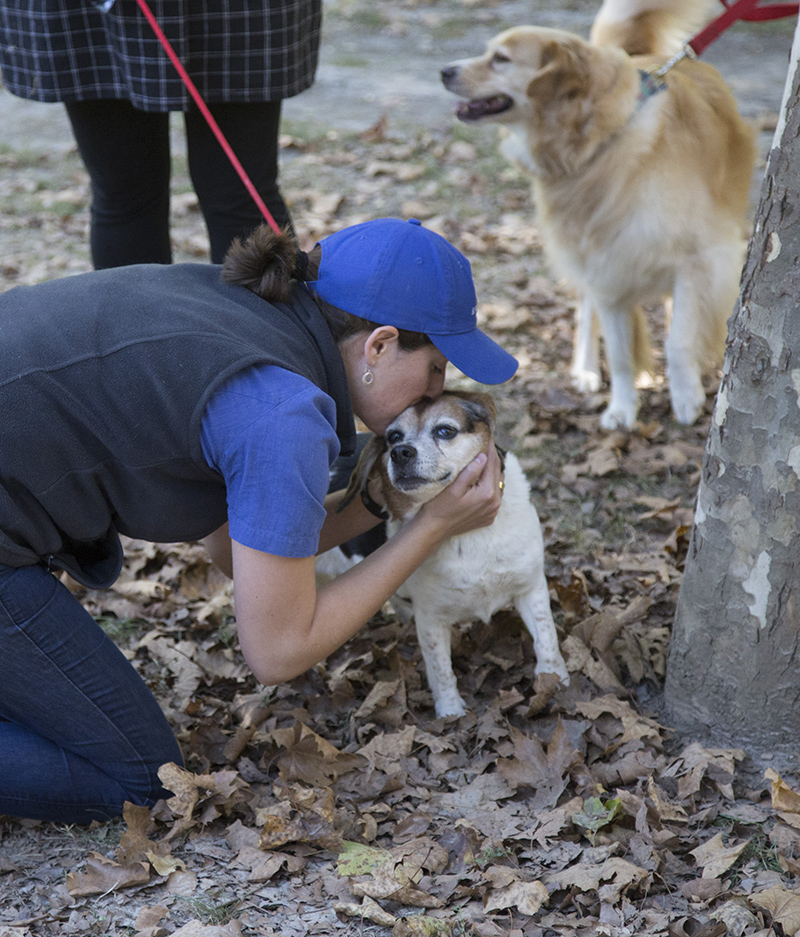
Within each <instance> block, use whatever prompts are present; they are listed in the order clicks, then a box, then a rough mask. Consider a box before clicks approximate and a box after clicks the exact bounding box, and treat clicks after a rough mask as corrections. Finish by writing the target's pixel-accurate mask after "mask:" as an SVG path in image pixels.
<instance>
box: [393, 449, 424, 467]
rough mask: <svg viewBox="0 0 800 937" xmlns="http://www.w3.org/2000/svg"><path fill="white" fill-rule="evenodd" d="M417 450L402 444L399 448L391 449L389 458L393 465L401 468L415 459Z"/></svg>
mask: <svg viewBox="0 0 800 937" xmlns="http://www.w3.org/2000/svg"><path fill="white" fill-rule="evenodd" d="M416 455H417V450H416V449H415V448H414V447H413V446H409V445H408V443H403V444H402V445H400V446H395V448H394V449H392V452H391V455H390V456H389V458H390V459H391V460H392V462H394V464H395V465H398V466H400V467H401V468H402V466H404V465H408V463H409V462H411V460H412V459H414V458H416Z"/></svg>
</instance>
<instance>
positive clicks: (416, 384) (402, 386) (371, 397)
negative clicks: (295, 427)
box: [343, 326, 447, 436]
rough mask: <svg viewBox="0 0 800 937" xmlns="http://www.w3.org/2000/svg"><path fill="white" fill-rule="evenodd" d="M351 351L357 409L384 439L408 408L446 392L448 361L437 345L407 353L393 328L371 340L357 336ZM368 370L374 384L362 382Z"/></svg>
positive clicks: (350, 379)
mask: <svg viewBox="0 0 800 937" xmlns="http://www.w3.org/2000/svg"><path fill="white" fill-rule="evenodd" d="M350 352H351V353H350V354H343V357H344V360H345V367H346V369H347V377H348V384H349V386H350V396H351V399H352V401H353V410H354V411H355V413H356V415H357V416H358V417H359V418H360V419H361V420H362V421H363V422H364V423H365V424H366V425H367V427H369V429H370V430H372V432H373V433H377V434H378V435H380V436H382V435H383V434H384V432H385V431H386V427H387V426H389V424H390V423H391V422H392V421H393V420H394V419H395V417H397V416H399V415H400V414H401V413H402V412H403V410H405V409H406V407H410V406H411V405H412V404H415V403H419V402H420V401H421V400H423V399H425V398H431V399H433V398H436V397H439V396H440V395H441V393H442V391H443V390H444V373H445V369H446V367H447V358H445V356H444V355H443V354H442V353H441V352H440V351H439V350H438V348H436V347H435V346H434V345H425V346H424V347H422V348H417V349H415V350H414V351H403V349H402V348H400V345H399V343H398V340H397V330H396V329H394V328H392V327H391V326H381V328H378V329H376V330H375V331H374V332H372V333H371V334H370V335H369V336H368V337H365V336H363V335H359V336H354V340H353V345H352V346H350ZM367 368H369V370H370V371H371V372H372V374H373V380H372V383H371V384H364V382H363V381H362V377H363V375H364V372H365V371H366V369H367Z"/></svg>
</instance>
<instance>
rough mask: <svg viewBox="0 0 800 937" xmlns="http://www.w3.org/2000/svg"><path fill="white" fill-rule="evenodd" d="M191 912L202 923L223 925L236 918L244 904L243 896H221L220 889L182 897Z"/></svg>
mask: <svg viewBox="0 0 800 937" xmlns="http://www.w3.org/2000/svg"><path fill="white" fill-rule="evenodd" d="M181 900H182V901H183V903H184V904H186V905H187V907H188V908H189V910H190V911H191V913H192V914H193V915H194V916H195V917H196V918H197V919H198V920H199V921H200V922H201V923H202V924H208V925H216V926H218V927H221V926H223V925H225V924H228V923H229V922H230V921H232V920H234V918H235V917H236V912H237V911H238V910H239V908H240V907H241V904H242V899H241V898H228V899H224V898H222V897H221V895H220V893H219V891H209V892H208V893H207V894H205V895H198V896H196V897H192V898H182V899H181Z"/></svg>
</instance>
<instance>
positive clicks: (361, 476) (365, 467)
mask: <svg viewBox="0 0 800 937" xmlns="http://www.w3.org/2000/svg"><path fill="white" fill-rule="evenodd" d="M384 452H386V440H385V439H384V438H383V436H373V437H372V438H371V439H370V440H369V442H368V443H367V444H366V446H364V449H363V450H362V452H361V456H360V457H359V460H358V464H357V465H356V467H355V469H354V470H353V474H352V475H351V476H350V483H349V484H348V486H347V490H346V491H345V493H344V497H343V498H342V500H341V501H340V502H339V505H338V507H337V508H336V513H337V514H338V513H339V511H343V510H344V509H345V508H346V507H347V505H348V504H351V503H352V501H353V499H354V498H355V496H356V495H357V494H360V493H361V492H362V491H363V490H364V489H365V488H366V486H367V482H368V481H369V480H370V477H371V476H372V475H373V469H374V468H375V464H376V462H377V461H378V459H380V457H381V456H382V455H383V453H384ZM374 474H375V477H378V476H379V474H380V473H379V472H377V471H375V473H374ZM381 507H383V505H381Z"/></svg>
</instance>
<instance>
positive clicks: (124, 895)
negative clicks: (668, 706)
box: [0, 0, 800, 937]
mask: <svg viewBox="0 0 800 937" xmlns="http://www.w3.org/2000/svg"><path fill="white" fill-rule="evenodd" d="M594 12H595V5H594V4H590V3H588V2H585V0H573V2H567V3H550V4H548V5H547V6H540V5H539V4H537V3H532V2H522V0H505V2H482V3H479V2H465V0H436V2H416V0H380V2H376V0H327V2H326V5H325V14H326V16H325V29H324V39H323V49H322V61H321V65H320V69H319V73H318V78H317V81H316V83H315V85H314V86H313V88H312V89H310V90H309V91H308V92H306V93H305V94H303V95H301V96H299V97H298V98H296V99H293V100H291V101H288V102H286V105H285V111H284V128H283V132H284V136H283V140H282V163H281V167H282V168H281V172H282V183H283V189H284V193H285V196H286V198H287V201H288V202H289V204H290V207H291V210H292V213H293V216H294V219H295V224H296V227H297V229H298V232H299V234H300V236H301V238H302V239H303V241H304V242H306V243H308V244H312V243H313V242H314V241H315V239H317V238H319V237H322V236H324V235H326V234H327V233H329V232H331V231H333V230H336V229H338V228H340V227H342V226H344V225H346V224H350V223H355V222H357V221H360V220H364V219H367V218H372V217H378V216H384V215H394V216H399V217H419V218H421V219H423V220H424V222H425V223H426V224H427V225H429V226H431V227H433V228H435V229H436V230H438V231H440V232H441V233H443V234H445V235H446V236H448V237H449V238H450V239H451V240H452V241H453V242H454V243H455V244H457V245H458V246H459V247H460V248H461V249H462V250H463V251H464V252H465V253H466V254H467V256H468V257H469V258H470V261H471V262H472V264H473V269H474V272H475V277H476V281H477V285H478V295H479V298H480V301H481V304H480V309H479V314H480V316H481V319H482V321H483V323H484V325H485V327H486V328H487V330H489V331H491V332H492V333H493V334H494V335H495V336H496V337H497V338H498V340H500V341H501V342H502V343H503V344H504V345H505V346H506V347H508V348H509V350H510V351H512V353H514V354H516V355H517V357H518V358H519V359H520V361H521V368H520V372H519V374H518V376H517V377H515V379H514V380H513V381H512V382H510V383H509V384H508V385H506V386H504V387H502V388H498V389H496V398H497V400H498V405H499V408H500V413H501V430H502V431H501V441H502V442H503V443H504V444H505V445H507V446H508V447H510V448H512V449H514V450H515V451H516V452H517V453H518V454H519V456H520V458H521V461H522V464H523V467H524V468H525V470H526V472H527V474H528V477H529V479H530V482H531V487H532V492H533V498H534V501H535V503H536V505H537V509H538V510H539V514H540V517H541V520H542V525H543V529H544V534H545V547H546V553H547V574H548V580H549V582H550V585H551V596H552V603H553V611H554V616H555V618H556V622H557V625H558V628H559V632H560V637H561V641H562V647H563V648H564V651H565V657H566V658H567V660H568V665H569V669H570V672H571V674H572V682H571V685H570V688H569V690H568V691H563V690H556V689H555V688H554V687H553V686H552V685H548V684H547V682H546V681H545V682H544V683H543V682H542V681H536V680H534V678H533V674H532V664H533V651H532V648H531V646H530V640H529V639H528V638H527V635H524V634H520V622H519V620H518V619H516V617H515V616H513V615H511V614H501V615H499V616H496V619H495V621H493V622H492V624H491V626H475V627H473V628H472V629H471V630H470V631H469V632H466V633H464V634H463V635H462V636H461V637H460V639H459V640H458V643H457V648H456V650H455V660H456V670H457V673H458V677H459V682H460V685H461V689H462V692H463V694H464V696H465V699H466V700H467V702H468V704H469V706H470V714H469V715H468V716H465V717H463V718H462V719H460V720H450V721H447V720H437V719H435V718H434V714H433V711H432V707H431V701H430V695H429V693H428V691H427V688H426V685H425V682H424V676H423V673H422V668H421V661H420V657H419V651H418V648H417V646H416V641H415V637H414V634H413V627H411V628H409V627H408V626H404V625H402V624H401V623H400V622H399V621H397V620H396V619H395V618H394V617H393V616H392V614H391V612H390V611H389V610H388V609H387V610H386V611H385V612H384V614H382V615H380V616H377V617H376V619H375V620H374V621H373V622H371V623H370V625H369V627H368V628H366V629H364V631H363V632H362V633H361V634H360V635H359V636H357V637H356V638H354V639H353V640H352V641H351V642H348V644H347V645H345V647H344V648H342V649H341V651H340V652H338V653H337V654H336V655H334V656H333V657H332V658H331V659H330V660H329V661H327V662H325V664H324V665H320V666H319V667H317V668H314V669H313V670H312V671H310V672H309V673H308V674H306V675H304V676H303V677H301V678H298V679H297V680H295V681H292V683H291V684H288V685H286V686H284V687H278V688H269V689H267V688H264V687H260V686H258V685H257V684H255V682H254V681H253V679H252V677H250V676H249V674H248V673H247V670H246V667H244V665H243V662H242V659H241V655H240V653H239V650H238V644H237V640H236V633H235V619H234V609H233V607H232V602H231V594H230V587H229V585H228V584H227V583H225V582H224V581H223V580H222V579H221V578H220V577H219V576H216V575H215V574H214V573H213V571H212V570H211V569H210V567H209V566H208V564H207V562H206V560H205V559H204V557H203V555H202V552H201V551H200V550H199V548H198V547H197V546H196V545H180V544H171V545H148V544H142V543H131V544H129V545H128V547H129V549H128V554H129V559H128V562H127V564H126V569H125V572H124V574H123V576H122V577H121V579H120V581H119V583H117V585H116V586H115V588H114V589H113V590H109V591H107V592H102V593H99V592H98V593H81V598H82V600H83V601H84V602H85V604H86V605H87V607H88V608H89V609H90V610H91V611H92V612H93V613H94V614H95V616H96V617H97V618H98V620H100V621H101V622H102V623H103V626H104V627H105V628H106V630H107V631H108V632H109V633H110V634H111V635H112V636H113V637H114V639H115V640H116V641H117V642H118V643H119V645H120V647H122V648H123V650H124V652H125V653H126V655H127V656H128V657H129V659H130V660H131V661H132V662H133V664H134V666H136V667H137V669H138V670H139V671H140V673H141V674H142V676H143V677H144V678H145V679H146V680H147V681H148V684H149V685H150V686H151V687H152V689H153V692H154V693H155V694H156V696H157V698H158V699H159V702H160V703H161V705H162V707H163V708H164V710H165V712H166V713H167V715H168V717H169V718H170V720H171V721H172V723H173V725H174V727H175V731H176V733H177V735H178V737H179V739H180V741H181V744H182V746H183V749H184V752H185V754H186V759H187V769H188V771H187V772H181V771H179V770H178V769H177V768H175V767H172V768H167V769H166V774H165V784H166V786H167V787H168V789H169V790H170V791H172V792H174V794H175V796H174V797H173V798H171V799H170V800H169V801H168V802H166V803H162V804H161V805H159V807H157V808H156V809H155V810H154V811H153V812H152V813H151V812H150V811H143V812H142V811H137V810H131V811H129V812H128V814H127V815H126V817H125V819H124V820H122V821H118V822H115V823H109V824H103V825H96V826H93V827H91V828H88V829H82V828H78V827H65V826H57V825H52V824H40V823H32V822H19V821H15V820H12V819H9V818H0V937H28V935H30V937H45V935H47V937H50V935H61V934H70V935H72V934H77V935H80V934H87V935H112V934H113V935H118V934H119V935H135V937H166V935H168V934H178V935H180V937H236V935H240V934H245V935H248V937H249V935H265V937H270V935H276V934H280V935H281V937H294V935H298V937H304V935H326V937H327V935H331V934H341V935H345V937H355V935H361V934H365V935H370V937H377V935H384V934H390V933H391V934H393V935H394V937H403V935H406V934H429V935H453V937H457V935H467V934H475V935H481V937H503V935H508V937H552V935H573V934H581V935H584V934H585V935H587V937H589V935H591V937H594V935H599V934H604V935H610V937H628V935H630V934H648V935H650V934H652V935H659V937H660V935H669V937H682V935H688V937H700V935H702V937H720V935H723V934H731V935H735V937H739V935H743V934H748V935H749V934H764V935H766V934H776V935H781V934H790V933H791V934H794V933H797V932H799V931H800V911H799V910H798V908H800V895H798V893H797V892H796V891H795V889H794V883H795V876H796V873H797V870H798V855H800V832H799V831H800V794H798V793H797V791H798V789H800V777H798V771H797V767H798V766H797V765H793V766H781V769H782V772H783V776H782V777H780V776H779V775H778V774H777V772H772V773H771V774H767V775H765V774H764V765H769V764H770V760H771V758H772V753H771V752H769V751H759V752H755V751H754V752H740V751H738V750H736V749H729V748H713V747H711V748H707V747H705V746H704V744H703V742H702V740H696V739H683V738H680V737H679V736H678V735H676V733H674V732H673V731H672V730H671V729H670V728H669V726H668V725H666V724H665V723H664V721H663V719H662V718H661V716H660V714H659V698H660V690H661V684H662V680H663V676H664V668H665V659H666V648H667V644H668V640H669V629H670V624H671V621H672V616H673V614H674V606H675V599H676V596H677V590H678V587H679V585H680V579H681V572H682V568H683V558H684V556H685V551H686V547H687V543H688V533H689V527H690V524H691V518H692V506H693V503H694V496H695V491H696V485H697V480H698V477H699V471H700V464H701V460H702V454H703V446H704V441H705V435H706V429H707V424H708V419H709V417H710V413H711V407H712V404H713V390H714V388H713V385H712V383H710V384H709V387H708V390H709V398H708V403H707V408H706V414H705V416H704V417H703V419H701V421H700V423H699V424H698V425H697V426H695V427H691V428H687V427H681V426H678V425H677V424H675V423H674V422H673V421H672V420H671V418H670V414H669V406H668V400H667V395H666V391H665V388H664V387H663V384H662V383H661V381H660V379H659V378H657V380H656V382H655V385H654V387H653V388H652V389H651V390H649V391H647V392H645V395H644V402H643V409H642V428H641V431H640V432H638V433H634V434H624V433H612V434H601V433H600V432H599V413H600V412H601V410H602V406H603V403H604V396H603V393H602V392H601V393H598V394H596V395H591V396H589V397H581V396H579V395H577V394H576V393H575V392H574V391H573V390H572V389H571V387H570V384H569V380H568V377H567V368H568V363H569V355H570V342H571V317H572V308H573V302H574V296H573V294H572V291H571V289H570V287H569V284H567V283H564V282H562V281H560V280H558V279H556V278H555V277H553V275H552V273H551V272H550V270H549V269H548V268H547V265H546V263H545V261H544V259H543V256H542V245H541V241H540V238H539V235H538V232H537V229H536V223H535V216H534V208H533V205H532V204H531V199H530V193H529V187H528V182H527V180H526V179H525V178H523V177H522V176H521V175H520V174H519V173H518V172H517V171H516V170H514V169H512V168H511V167H509V166H508V165H507V164H505V163H504V161H503V160H502V159H501V158H500V157H499V155H498V153H497V150H496V147H495V139H496V138H495V133H494V131H493V130H492V129H491V128H470V127H464V126H463V125H459V124H458V123H457V122H456V121H455V119H454V117H453V106H454V99H453V98H452V96H450V95H448V94H447V93H446V92H445V91H444V90H443V89H442V87H441V86H440V83H439V81H438V72H439V69H440V68H441V67H442V66H443V65H445V64H447V63H448V62H449V61H451V60H453V59H456V58H460V57H464V56H467V55H472V54H475V53H477V52H478V51H479V50H480V49H481V48H482V46H483V43H484V42H485V40H486V39H487V38H489V37H490V36H491V35H493V34H494V33H495V32H497V31H499V30H500V29H502V28H505V27H507V26H510V25H514V24H517V23H522V22H531V23H539V24H543V25H549V26H559V27H562V28H567V29H571V30H573V31H576V32H578V33H580V34H582V35H586V34H587V33H588V29H589V25H590V22H591V18H592V16H593V14H594ZM792 36H793V24H792V23H791V22H790V21H788V20H784V21H779V22H777V23H772V24H752V25H739V26H737V27H735V28H733V29H732V30H731V31H729V32H728V33H726V34H725V36H723V37H722V38H721V39H720V40H719V41H718V42H717V43H716V44H715V45H714V46H712V47H711V49H709V51H708V53H707V54H706V55H705V56H704V57H705V58H706V59H707V60H708V61H709V62H711V63H712V64H715V65H716V66H717V67H718V68H719V69H720V71H721V72H722V73H723V75H724V76H725V78H726V79H727V80H728V82H729V83H730V85H731V87H732V88H733V90H734V93H735V94H736V96H737V99H738V101H739V104H740V107H741V110H742V111H743V113H744V114H745V115H746V116H747V117H748V118H750V119H752V120H753V122H754V123H755V124H756V126H757V127H758V128H759V132H760V138H759V139H760V150H761V154H762V157H763V156H764V155H765V154H766V153H767V152H768V150H769V146H770V144H771V140H772V130H773V128H774V125H775V121H776V118H777V112H778V109H779V106H780V102H781V98H782V93H783V86H784V81H785V75H786V67H787V63H788V56H789V50H790V48H791V44H792ZM0 126H2V127H3V138H2V144H0V166H2V172H0V196H2V200H3V212H2V215H0V288H2V289H8V288H10V287H12V286H15V285H17V284H24V283H34V282H37V281H40V280H43V279H47V278H51V277H57V276H64V275H68V274H71V273H75V272H80V271H83V270H88V269H89V268H90V263H89V258H88V249H87V233H88V211H87V205H88V187H87V179H86V174H85V172H84V170H83V168H82V166H81V164H80V161H79V159H78V157H77V155H76V152H75V148H74V145H73V143H72V140H71V135H70V132H69V127H68V124H67V122H66V119H65V117H64V115H63V112H62V110H61V108H60V107H59V106H57V105H40V104H32V103H28V102H24V101H19V100H18V99H15V98H13V97H12V96H10V95H8V94H5V93H3V92H2V91H0ZM174 148H175V173H174V185H173V190H174V191H173V242H174V248H175V255H176V259H177V260H181V261H197V262H203V261H205V259H206V256H207V253H206V252H207V239H206V235H205V232H204V229H203V226H202V221H201V218H200V215H199V212H198V210H197V203H196V199H195V197H194V195H193V193H192V191H191V187H190V185H189V182H188V179H187V176H186V167H185V160H184V158H183V143H182V139H181V132H180V120H179V119H177V118H176V119H175V121H174ZM761 172H763V161H762V163H761V164H760V165H759V167H758V170H757V173H756V176H755V177H754V184H753V199H754V203H755V200H756V199H757V196H758V189H759V186H760V174H761ZM652 326H653V329H654V332H655V333H656V337H658V332H659V329H660V322H659V319H658V314H657V311H654V312H653V314H652ZM451 382H452V383H453V385H455V386H466V385H467V384H468V382H466V381H465V380H464V379H462V378H460V377H459V376H458V375H453V376H452V377H451ZM698 692H702V688H698Z"/></svg>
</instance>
